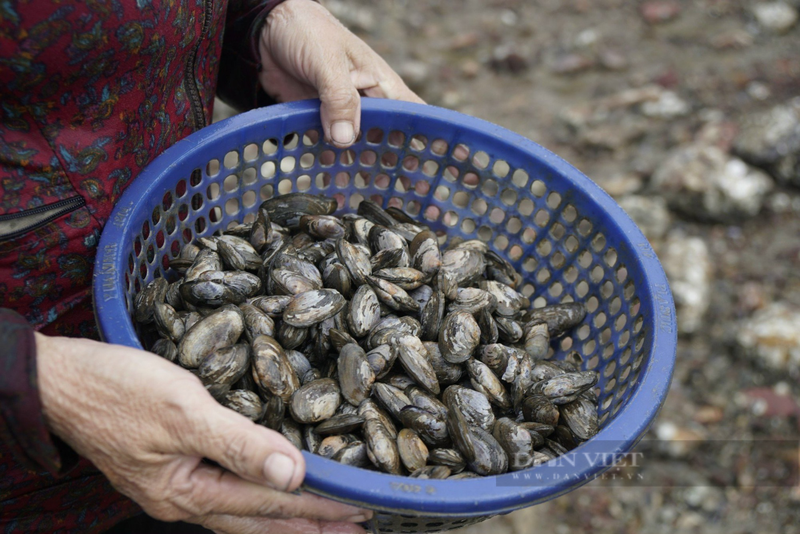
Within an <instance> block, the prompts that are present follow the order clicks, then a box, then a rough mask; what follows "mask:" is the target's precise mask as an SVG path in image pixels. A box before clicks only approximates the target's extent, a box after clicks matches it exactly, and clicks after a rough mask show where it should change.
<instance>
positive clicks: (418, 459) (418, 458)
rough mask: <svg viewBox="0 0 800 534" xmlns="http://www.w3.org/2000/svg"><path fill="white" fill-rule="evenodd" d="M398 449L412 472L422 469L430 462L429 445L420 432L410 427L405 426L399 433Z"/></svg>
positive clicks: (401, 457)
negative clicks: (420, 435)
mask: <svg viewBox="0 0 800 534" xmlns="http://www.w3.org/2000/svg"><path fill="white" fill-rule="evenodd" d="M397 451H398V453H399V454H400V460H401V461H402V462H403V465H404V466H405V467H406V469H408V470H409V471H410V472H414V471H416V470H417V469H422V468H423V467H425V464H427V463H428V447H427V446H426V445H425V442H423V441H422V438H420V437H419V434H417V433H416V432H414V431H413V430H411V429H410V428H404V429H402V430H400V432H399V433H398V434H397Z"/></svg>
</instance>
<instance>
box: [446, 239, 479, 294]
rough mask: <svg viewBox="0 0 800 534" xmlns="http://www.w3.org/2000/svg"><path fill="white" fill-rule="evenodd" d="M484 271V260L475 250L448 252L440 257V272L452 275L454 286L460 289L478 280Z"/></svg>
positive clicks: (462, 249)
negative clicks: (454, 280)
mask: <svg viewBox="0 0 800 534" xmlns="http://www.w3.org/2000/svg"><path fill="white" fill-rule="evenodd" d="M481 243H482V242H481ZM484 245H485V243H484ZM485 269H486V259H485V258H484V255H483V253H482V252H478V251H475V250H468V249H464V248H461V249H455V250H448V251H447V252H445V253H444V256H443V257H442V266H441V270H443V271H448V272H451V273H453V274H454V275H455V279H456V284H457V285H459V286H462V287H463V286H465V285H468V284H471V283H473V282H475V281H477V280H479V279H480V277H481V276H482V275H483V271H484V270H485Z"/></svg>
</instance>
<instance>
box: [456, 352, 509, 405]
mask: <svg viewBox="0 0 800 534" xmlns="http://www.w3.org/2000/svg"><path fill="white" fill-rule="evenodd" d="M465 366H466V368H467V373H469V378H470V382H471V383H472V387H473V388H474V389H475V391H479V392H481V393H483V394H484V395H486V398H487V399H489V402H491V403H492V404H494V405H496V406H498V407H499V408H500V409H502V410H508V409H510V408H511V399H510V398H509V396H508V392H507V391H506V388H505V387H504V386H503V383H502V382H500V379H499V378H497V375H495V374H494V373H493V372H492V370H491V369H489V367H488V366H487V365H486V364H484V363H482V362H479V361H477V360H474V359H471V358H470V359H469V360H467V362H466V364H465Z"/></svg>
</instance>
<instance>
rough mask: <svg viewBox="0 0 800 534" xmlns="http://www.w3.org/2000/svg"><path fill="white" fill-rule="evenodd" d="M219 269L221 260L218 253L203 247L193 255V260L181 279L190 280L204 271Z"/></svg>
mask: <svg viewBox="0 0 800 534" xmlns="http://www.w3.org/2000/svg"><path fill="white" fill-rule="evenodd" d="M221 270H222V260H221V259H220V257H219V254H217V253H216V252H214V251H213V250H211V249H207V248H204V249H202V250H200V252H198V253H197V256H195V258H194V261H193V262H192V266H191V267H189V268H188V269H186V273H185V274H184V275H183V280H184V282H192V281H194V280H195V279H196V278H197V277H198V276H200V275H201V274H202V273H204V272H206V271H221Z"/></svg>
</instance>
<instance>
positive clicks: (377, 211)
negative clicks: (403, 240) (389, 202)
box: [357, 199, 397, 226]
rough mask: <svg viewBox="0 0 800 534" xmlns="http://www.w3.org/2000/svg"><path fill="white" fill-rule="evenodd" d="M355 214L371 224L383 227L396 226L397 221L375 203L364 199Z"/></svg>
mask: <svg viewBox="0 0 800 534" xmlns="http://www.w3.org/2000/svg"><path fill="white" fill-rule="evenodd" d="M357 213H358V214H359V215H361V216H362V217H364V218H366V219H368V220H369V221H371V222H372V223H373V224H382V225H384V226H392V225H394V224H397V221H396V220H395V219H394V218H393V217H392V216H391V215H389V214H388V213H387V212H386V211H385V210H384V209H383V208H381V207H380V206H379V205H378V204H377V203H375V202H373V201H372V200H369V199H364V200H362V201H361V203H360V204H359V205H358V210H357Z"/></svg>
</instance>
